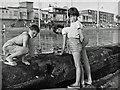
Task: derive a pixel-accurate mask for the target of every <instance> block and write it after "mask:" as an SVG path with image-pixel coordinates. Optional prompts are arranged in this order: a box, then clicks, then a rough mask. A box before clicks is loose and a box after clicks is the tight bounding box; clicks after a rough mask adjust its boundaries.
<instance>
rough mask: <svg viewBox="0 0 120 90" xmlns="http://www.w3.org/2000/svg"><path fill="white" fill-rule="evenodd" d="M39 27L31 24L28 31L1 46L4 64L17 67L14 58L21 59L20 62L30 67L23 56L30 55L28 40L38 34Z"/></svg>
mask: <svg viewBox="0 0 120 90" xmlns="http://www.w3.org/2000/svg"><path fill="white" fill-rule="evenodd" d="M39 31H40V30H39V27H38V26H37V25H36V24H32V25H31V26H30V27H29V31H28V32H27V31H26V32H23V33H22V34H20V35H18V36H16V37H14V38H12V39H10V40H8V41H7V42H6V43H5V44H4V45H3V52H4V55H5V57H6V58H5V60H4V61H3V62H4V64H8V65H11V66H15V65H17V63H16V62H15V61H14V60H13V59H14V58H16V57H22V62H23V63H24V64H26V65H30V62H28V61H27V60H25V59H24V57H25V55H27V54H29V53H30V48H31V47H30V39H31V38H35V37H36V36H37V34H38V33H39Z"/></svg>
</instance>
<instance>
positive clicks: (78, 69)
mask: <svg viewBox="0 0 120 90" xmlns="http://www.w3.org/2000/svg"><path fill="white" fill-rule="evenodd" d="M72 55H73V58H74V63H75V67H76V81H75V83H74V84H72V86H79V85H80V77H81V65H80V53H79V52H73V53H72Z"/></svg>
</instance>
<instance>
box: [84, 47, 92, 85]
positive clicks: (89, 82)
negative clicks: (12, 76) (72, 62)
mask: <svg viewBox="0 0 120 90" xmlns="http://www.w3.org/2000/svg"><path fill="white" fill-rule="evenodd" d="M82 58H83V62H84V65H85V71H86V74H87V79H88V80H87V82H86V83H87V84H91V83H92V78H91V70H90V64H89V60H88V56H87V53H86V48H85V47H83V49H82Z"/></svg>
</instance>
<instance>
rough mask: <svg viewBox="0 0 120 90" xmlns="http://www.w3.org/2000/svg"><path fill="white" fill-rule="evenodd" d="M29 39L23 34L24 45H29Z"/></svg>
mask: <svg viewBox="0 0 120 90" xmlns="http://www.w3.org/2000/svg"><path fill="white" fill-rule="evenodd" d="M28 40H29V37H28V36H26V35H24V36H23V47H28Z"/></svg>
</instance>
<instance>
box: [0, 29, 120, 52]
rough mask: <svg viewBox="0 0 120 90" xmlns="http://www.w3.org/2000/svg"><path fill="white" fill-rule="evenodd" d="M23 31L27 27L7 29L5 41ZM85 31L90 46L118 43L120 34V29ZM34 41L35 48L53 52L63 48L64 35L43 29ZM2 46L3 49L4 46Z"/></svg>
mask: <svg viewBox="0 0 120 90" xmlns="http://www.w3.org/2000/svg"><path fill="white" fill-rule="evenodd" d="M23 31H25V29H21V30H20V29H19V28H18V29H17V28H16V29H15V30H6V32H5V33H4V35H5V36H4V42H3V43H5V42H6V41H7V40H9V39H11V38H13V37H15V36H16V35H19V34H20V33H22V32H23ZM84 32H85V35H86V36H87V37H88V38H89V44H88V46H96V45H107V44H112V43H118V39H119V37H118V35H120V31H119V30H118V29H99V30H97V29H84ZM0 35H2V34H0ZM1 39H2V38H1ZM33 43H34V46H35V47H34V50H36V49H39V50H41V51H42V52H52V51H53V50H54V49H61V48H62V35H58V34H55V33H53V32H52V31H51V30H41V33H40V38H39V37H36V38H35V40H34V41H33ZM0 48H1V49H2V47H0ZM0 51H2V50H0ZM0 53H1V52H0Z"/></svg>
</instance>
